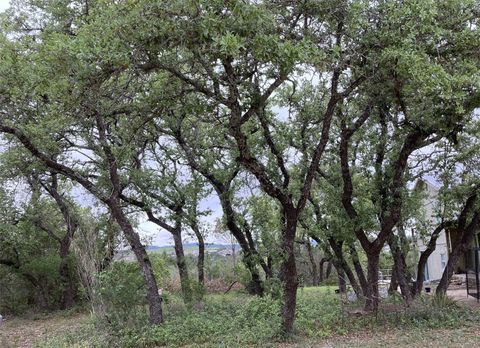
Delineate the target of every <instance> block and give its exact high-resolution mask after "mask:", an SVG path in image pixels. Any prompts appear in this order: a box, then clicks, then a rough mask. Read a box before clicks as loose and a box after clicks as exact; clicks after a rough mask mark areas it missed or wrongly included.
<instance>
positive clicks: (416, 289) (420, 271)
mask: <svg viewBox="0 0 480 348" xmlns="http://www.w3.org/2000/svg"><path fill="white" fill-rule="evenodd" d="M446 225H447V223H444V222H442V223H441V224H440V225H438V226H437V228H435V230H434V231H433V233H432V235H431V237H430V241H429V242H428V244H427V247H426V249H425V250H424V251H422V253H421V254H420V259H419V260H418V265H417V280H416V281H415V284H414V286H413V288H412V296H413V297H415V296H417V295H418V294H420V293H421V292H422V290H423V279H424V278H425V265H426V264H427V261H428V258H429V257H430V255H431V254H432V253H433V252H434V251H435V248H436V247H437V239H438V237H439V236H440V233H441V232H442V231H443V229H444V228H445V226H446Z"/></svg>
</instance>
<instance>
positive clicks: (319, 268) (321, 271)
mask: <svg viewBox="0 0 480 348" xmlns="http://www.w3.org/2000/svg"><path fill="white" fill-rule="evenodd" d="M328 261H329V260H328V259H326V258H324V257H322V259H321V260H320V264H319V267H318V281H319V283H322V282H323V280H324V276H323V268H324V266H323V265H324V264H325V262H328Z"/></svg>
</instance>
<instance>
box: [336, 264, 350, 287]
mask: <svg viewBox="0 0 480 348" xmlns="http://www.w3.org/2000/svg"><path fill="white" fill-rule="evenodd" d="M336 269H337V275H338V291H339V292H340V293H341V294H345V293H346V292H347V282H346V281H345V271H344V270H343V268H342V267H341V266H340V265H339V266H338V267H336Z"/></svg>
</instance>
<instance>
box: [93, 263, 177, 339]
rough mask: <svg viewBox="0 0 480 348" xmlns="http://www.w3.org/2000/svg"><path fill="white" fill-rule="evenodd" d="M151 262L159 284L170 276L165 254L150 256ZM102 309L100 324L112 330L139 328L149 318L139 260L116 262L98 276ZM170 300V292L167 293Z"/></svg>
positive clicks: (100, 309) (100, 310)
mask: <svg viewBox="0 0 480 348" xmlns="http://www.w3.org/2000/svg"><path fill="white" fill-rule="evenodd" d="M151 263H152V266H153V268H154V272H155V275H156V277H157V281H158V284H159V287H160V288H161V287H163V286H164V284H165V282H166V281H167V279H168V277H169V271H168V267H167V262H166V260H165V258H164V257H163V256H162V255H158V254H157V255H151ZM97 278H98V289H96V291H97V292H98V295H99V296H100V299H101V301H100V303H101V305H100V306H101V308H99V317H98V318H97V319H98V321H97V323H98V324H99V325H100V326H103V325H106V327H108V328H109V329H111V330H118V329H119V328H122V327H138V326H141V325H144V324H145V323H146V321H147V311H146V308H145V305H146V301H145V296H146V291H145V286H144V282H143V279H142V276H141V273H140V269H139V267H138V264H137V263H136V262H126V261H116V262H113V263H112V264H111V265H110V267H109V268H108V269H106V270H104V271H102V272H100V273H99V274H98V276H97ZM164 297H165V298H166V301H168V293H166V294H165V295H164Z"/></svg>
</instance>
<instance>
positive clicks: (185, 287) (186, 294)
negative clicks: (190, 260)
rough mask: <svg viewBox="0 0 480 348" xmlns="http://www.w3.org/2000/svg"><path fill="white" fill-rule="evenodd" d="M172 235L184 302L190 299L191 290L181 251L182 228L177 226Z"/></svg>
mask: <svg viewBox="0 0 480 348" xmlns="http://www.w3.org/2000/svg"><path fill="white" fill-rule="evenodd" d="M172 235H173V242H174V245H175V256H176V260H177V267H178V274H179V275H180V285H181V287H182V295H183V300H184V301H185V303H190V302H191V301H192V291H191V289H190V279H189V276H188V266H187V262H186V260H185V253H184V251H183V242H182V230H181V227H180V226H177V228H176V231H175V233H172Z"/></svg>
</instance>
